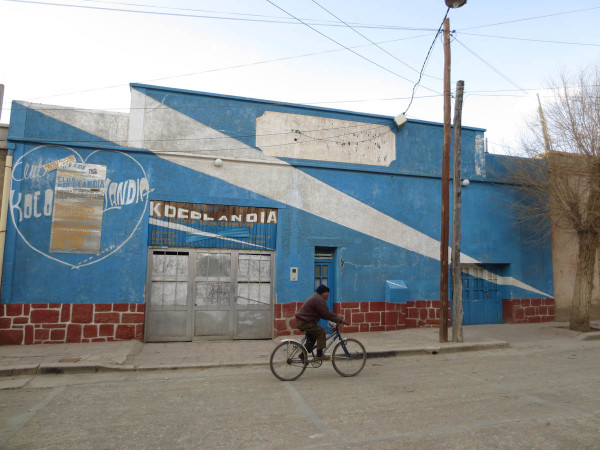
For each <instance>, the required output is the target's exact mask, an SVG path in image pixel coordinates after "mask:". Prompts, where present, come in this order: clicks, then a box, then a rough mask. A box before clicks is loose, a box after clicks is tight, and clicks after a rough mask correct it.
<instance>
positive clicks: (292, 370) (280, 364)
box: [269, 341, 308, 381]
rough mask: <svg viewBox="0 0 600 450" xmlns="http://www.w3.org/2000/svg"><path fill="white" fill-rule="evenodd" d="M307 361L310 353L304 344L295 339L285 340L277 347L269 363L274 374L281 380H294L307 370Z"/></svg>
mask: <svg viewBox="0 0 600 450" xmlns="http://www.w3.org/2000/svg"><path fill="white" fill-rule="evenodd" d="M302 357H304V359H303V358H302ZM306 361H308V355H307V353H306V350H305V349H304V347H303V346H302V345H300V344H299V343H298V342H295V341H285V342H282V343H281V344H279V345H278V346H277V347H275V350H273V353H271V359H270V360H269V364H270V366H271V372H273V375H275V376H276V377H277V378H279V379H280V380H281V381H294V380H295V379H297V378H298V377H299V376H300V375H302V374H303V373H304V371H305V370H306Z"/></svg>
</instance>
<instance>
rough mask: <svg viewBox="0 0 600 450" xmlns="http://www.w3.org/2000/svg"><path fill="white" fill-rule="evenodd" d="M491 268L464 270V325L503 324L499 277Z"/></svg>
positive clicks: (477, 267)
mask: <svg viewBox="0 0 600 450" xmlns="http://www.w3.org/2000/svg"><path fill="white" fill-rule="evenodd" d="M490 269H491V268H490V267H479V266H467V267H463V269H462V277H461V278H462V288H463V289H462V293H463V313H464V315H463V325H481V324H491V323H502V299H501V298H500V292H499V291H498V276H497V275H496V273H494V272H492V271H491V270H490Z"/></svg>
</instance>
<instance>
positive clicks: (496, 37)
mask: <svg viewBox="0 0 600 450" xmlns="http://www.w3.org/2000/svg"><path fill="white" fill-rule="evenodd" d="M460 34H461V35H463V34H464V35H469V36H481V37H488V38H495V39H510V40H514V41H529V42H543V43H548V44H565V45H582V46H591V47H600V44H590V43H585V42H566V41H549V40H544V39H530V38H518V37H510V36H496V35H491V34H478V33H464V32H461V33H460Z"/></svg>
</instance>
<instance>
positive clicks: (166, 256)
mask: <svg viewBox="0 0 600 450" xmlns="http://www.w3.org/2000/svg"><path fill="white" fill-rule="evenodd" d="M273 259H274V252H250V251H248V250H227V249H186V250H185V251H183V250H181V251H178V250H175V249H173V250H171V249H169V250H168V251H165V250H150V251H149V261H150V262H151V264H149V268H148V287H147V292H148V293H149V298H148V299H147V303H148V311H147V314H146V316H147V317H146V341H148V342H151V341H186V340H187V341H189V340H192V339H193V338H194V337H199V338H200V337H201V338H217V339H219V338H220V339H261V338H270V337H271V336H272V330H273V270H272V269H273Z"/></svg>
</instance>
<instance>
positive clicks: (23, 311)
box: [0, 303, 145, 345]
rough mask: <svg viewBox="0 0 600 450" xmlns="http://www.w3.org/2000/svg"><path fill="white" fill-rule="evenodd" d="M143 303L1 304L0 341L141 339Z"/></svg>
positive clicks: (7, 342)
mask: <svg viewBox="0 0 600 450" xmlns="http://www.w3.org/2000/svg"><path fill="white" fill-rule="evenodd" d="M144 312H145V305H144V304H133V303H98V304H71V303H62V304H60V303H32V304H8V305H4V304H2V305H0V345H11V344H12V345H18V344H61V343H79V342H108V341H120V340H132V339H136V340H140V341H141V340H143V339H144Z"/></svg>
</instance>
